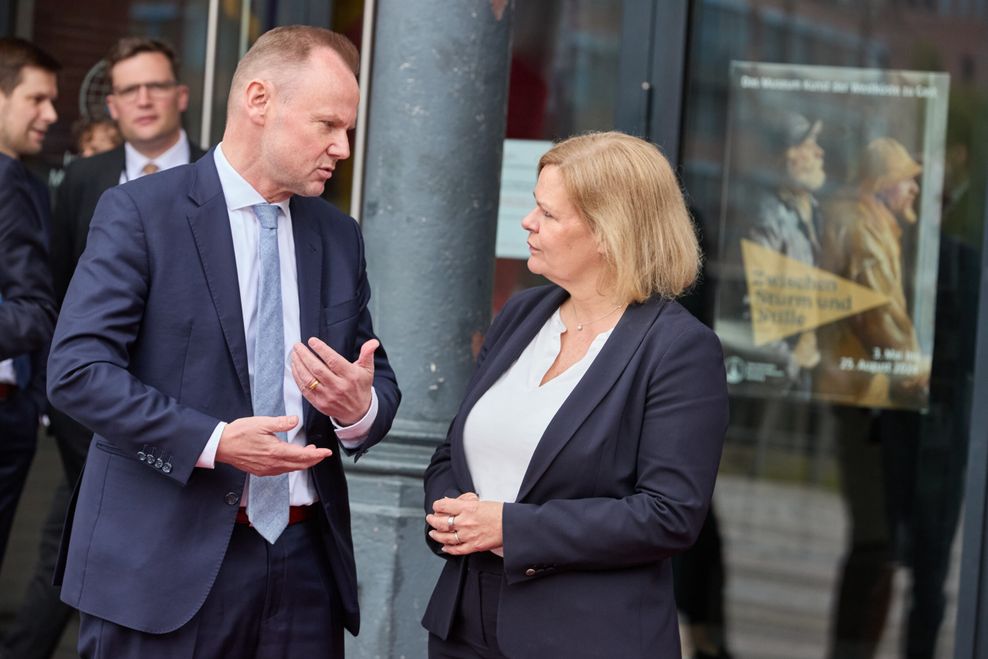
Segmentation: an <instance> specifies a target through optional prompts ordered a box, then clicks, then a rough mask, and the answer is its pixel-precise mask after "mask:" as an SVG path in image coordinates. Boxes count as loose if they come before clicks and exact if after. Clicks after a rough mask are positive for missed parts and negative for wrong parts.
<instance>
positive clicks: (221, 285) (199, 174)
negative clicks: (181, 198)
mask: <svg viewBox="0 0 988 659" xmlns="http://www.w3.org/2000/svg"><path fill="white" fill-rule="evenodd" d="M193 168H194V169H193V172H194V173H193V180H192V186H191V187H192V189H191V191H190V193H189V197H190V198H191V199H192V201H194V202H195V203H196V205H197V208H194V209H192V211H191V212H190V213H189V216H188V220H189V226H190V227H191V228H192V235H193V237H194V238H195V243H196V249H198V250H199V260H200V261H201V262H202V270H203V272H204V273H205V274H206V284H207V285H208V286H209V294H210V295H211V296H212V298H213V305H214V306H215V307H216V315H217V316H218V317H219V321H220V326H221V327H222V328H223V336H224V338H225V339H226V345H227V348H228V349H229V351H230V357H231V359H233V365H234V367H235V368H236V369H237V376H238V377H239V378H240V386H241V387H242V388H243V392H244V395H245V396H246V399H247V401H248V402H249V401H250V400H251V395H250V376H249V375H248V371H247V339H246V338H244V314H243V308H242V307H241V305H240V283H239V280H238V278H237V257H236V255H235V254H234V251H233V235H232V234H231V232H230V221H229V213H228V212H227V209H226V199H225V198H224V197H223V189H222V188H221V187H220V179H219V176H218V175H217V173H216V165H215V164H214V163H213V159H212V158H211V157H210V158H203V159H202V160H200V161H199V162H197V163H196V164H195V165H193Z"/></svg>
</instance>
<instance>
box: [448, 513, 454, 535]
mask: <svg viewBox="0 0 988 659" xmlns="http://www.w3.org/2000/svg"><path fill="white" fill-rule="evenodd" d="M454 524H456V515H450V516H449V518H448V519H447V520H446V530H447V531H448V532H450V533H452V532H453V525H454Z"/></svg>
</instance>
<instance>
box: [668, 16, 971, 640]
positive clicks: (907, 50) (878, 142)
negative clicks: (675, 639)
mask: <svg viewBox="0 0 988 659" xmlns="http://www.w3.org/2000/svg"><path fill="white" fill-rule="evenodd" d="M982 5H983V3H930V4H929V5H927V4H926V3H914V4H913V5H910V6H905V3H880V4H878V5H871V4H869V5H868V6H864V5H862V6H860V7H859V6H858V5H856V4H852V3H846V2H823V1H810V0H805V1H798V0H797V1H791V2H767V3H750V2H741V1H737V2H733V1H731V2H728V1H725V0H705V1H702V2H697V3H695V5H694V15H693V20H692V21H691V23H690V25H691V30H692V34H691V38H690V43H691V45H692V47H691V51H690V57H689V65H688V74H687V83H688V87H687V96H686V106H685V109H684V117H685V129H684V135H683V144H684V147H683V158H682V166H683V176H684V184H685V186H686V188H687V189H688V190H689V193H690V196H691V198H692V200H693V203H694V205H695V209H696V214H697V217H698V221H699V222H700V224H701V225H702V228H703V234H704V243H705V245H704V247H705V251H706V253H707V267H706V273H705V284H704V290H701V291H699V292H698V293H697V294H696V295H695V296H694V305H693V306H694V308H695V309H696V310H697V311H698V313H699V314H700V315H701V316H703V317H704V318H705V319H706V320H709V321H710V322H711V323H712V324H714V325H715V326H716V328H717V330H718V333H719V334H720V335H721V339H722V341H723V342H724V345H725V353H726V354H727V355H729V359H728V370H729V372H730V374H731V379H732V391H733V392H734V395H733V396H732V409H731V412H732V417H731V426H730V429H729V433H728V442H727V445H726V447H725V453H724V459H723V462H722V469H721V476H720V479H719V480H718V484H717V493H716V496H715V511H716V515H717V520H718V521H719V524H718V526H719V529H720V534H721V535H722V536H723V558H722V559H719V558H718V557H717V554H716V553H708V554H706V555H705V556H706V558H705V557H704V555H701V554H699V553H698V552H695V551H694V552H692V553H691V554H687V556H685V557H684V560H687V561H694V563H695V562H697V561H699V562H700V564H701V565H702V564H703V563H702V561H704V560H706V561H708V562H712V564H711V565H708V567H709V568H710V569H714V568H718V567H723V566H722V565H720V564H721V562H723V563H724V564H726V574H727V575H728V581H727V584H726V591H725V592H726V614H727V615H726V617H727V624H726V630H727V631H726V639H727V644H728V646H729V647H730V648H731V650H732V651H733V652H734V653H735V654H736V655H738V656H746V657H747V656H751V657H779V658H782V657H804V656H805V657H819V656H836V657H858V656H861V657H873V656H888V657H892V656H902V655H903V654H905V655H908V656H929V657H933V656H936V657H950V656H952V652H953V627H954V622H955V620H956V608H955V599H956V593H957V560H958V555H959V553H958V552H959V538H958V536H959V534H958V532H957V529H958V528H959V520H960V514H961V507H962V496H963V491H964V473H965V472H964V470H965V462H966V455H967V445H966V444H967V433H968V427H967V421H968V419H969V410H970V402H971V401H970V394H971V386H972V372H971V369H972V368H973V349H974V331H975V328H974V325H973V323H974V320H975V315H976V314H975V310H976V309H977V301H978V282H979V277H980V247H981V234H982V230H983V227H982V223H983V218H984V203H985V180H986V171H988V170H986V145H988V141H986V139H985V135H986V132H988V112H986V110H988V70H985V67H981V66H978V63H981V62H985V61H988V57H986V56H988V44H986V42H985V40H984V38H983V35H984V34H985V31H986V28H988V22H986V18H988V17H986V15H985V12H984V9H985V7H983V6H982ZM876 7H877V8H876ZM732 67H733V69H732ZM820 67H827V68H820ZM933 74H936V75H933ZM742 76H747V80H743V78H742ZM948 78H949V83H948ZM773 80H774V81H775V82H773ZM786 81H790V82H791V81H795V82H793V83H792V84H794V85H796V86H795V87H794V88H792V90H790V91H788V92H787V91H785V89H784V87H780V86H776V87H772V85H773V84H775V85H784V84H788V83H787V82H786ZM807 81H809V83H808V82H807ZM821 81H829V82H828V84H829V85H831V86H829V87H826V88H824V87H822V86H817V87H816V88H815V91H814V85H822V84H823V83H822V82H821ZM948 84H949V88H948V86H946V85H948ZM931 86H932V87H931ZM933 87H935V88H936V89H935V90H933V91H931V89H932V88H933ZM932 93H937V94H940V95H941V96H939V97H937V98H931V97H928V96H924V95H925V94H932ZM879 138H881V139H879ZM892 140H894V144H893V143H892V142H891V141H892ZM800 163H801V164H802V165H803V167H804V169H803V170H802V177H803V178H802V179H801V180H800V174H799V171H800V170H799V165H800ZM813 163H816V165H814V164H813ZM814 166H818V167H819V168H820V170H821V171H818V172H817V173H816V177H817V178H818V179H822V180H817V181H816V182H815V183H813V182H811V180H812V179H813V177H814V174H813V172H812V170H813V168H814ZM893 184H894V185H893ZM900 184H901V185H900ZM897 185H899V186H900V187H902V188H903V189H905V188H910V190H911V192H910V196H909V199H908V200H907V201H905V202H902V201H900V202H896V201H895V200H894V199H893V188H895V187H896V186H897ZM897 203H898V205H896V204H897ZM910 210H913V211H915V213H914V214H911V213H910V212H909V211H910ZM911 215H913V216H912V217H911ZM878 218H881V219H880V221H879V219H878ZM869 241H870V242H869ZM801 246H802V247H801ZM880 272H884V273H885V276H884V279H881V280H880V277H879V273H880ZM804 275H805V279H800V277H803V276H804ZM780 277H781V278H780ZM778 282H782V283H778ZM800 282H803V284H805V285H806V286H814V287H816V288H815V289H814V290H813V291H811V292H806V291H805V290H796V289H797V288H798V286H800V285H801V284H800ZM821 282H832V283H834V285H835V286H839V287H842V288H840V289H839V290H841V291H853V293H854V295H861V296H867V295H868V294H876V295H880V296H881V297H882V299H881V300H879V301H878V303H877V304H876V305H875V306H874V307H872V308H871V310H870V311H869V310H856V309H849V310H848V313H847V314H845V315H843V316H841V317H840V318H830V319H828V318H826V317H823V316H819V317H818V316H815V315H813V314H816V313H817V312H820V310H821V309H823V306H822V302H821V300H825V299H828V298H827V296H826V295H825V294H824V293H822V292H821V291H820V290H819V289H820V288H821V287H822V286H823V284H821ZM848 282H849V283H853V284H856V285H857V286H859V287H860V289H851V288H843V287H846V286H847V285H848ZM780 295H784V296H785V298H784V299H782V300H780V299H779V297H778V296H780ZM773 296H774V297H773ZM829 299H830V302H831V303H832V305H831V309H830V310H831V311H833V308H834V305H836V298H835V296H830V298H829ZM855 299H857V298H855ZM804 304H805V305H806V308H807V309H810V310H811V311H812V313H810V312H806V313H803V311H800V310H801V309H803V305H804ZM804 311H805V310H804ZM783 312H785V313H783ZM797 312H799V314H802V316H805V317H801V319H799V320H793V318H795V316H796V315H799V314H797ZM786 314H788V318H787V317H784V316H785V315H786ZM787 323H789V324H788V325H787ZM766 328H768V329H771V330H776V334H775V335H772V336H768V335H764V334H762V335H759V336H760V338H759V336H756V334H758V332H759V330H762V331H764V330H766ZM894 330H898V331H901V332H902V334H901V335H900V337H904V338H902V341H903V343H901V344H900V343H895V342H893V340H892V339H891V338H889V337H891V336H892V332H893V331H894ZM828 336H830V337H831V338H830V339H828V338H827V337H828ZM834 336H840V337H843V339H846V340H847V341H852V340H853V341H856V342H857V345H858V346H859V347H862V348H864V349H866V351H865V352H864V353H863V354H861V355H857V356H855V357H854V359H853V360H851V361H842V360H841V358H842V357H843V358H845V359H849V358H850V356H851V353H849V352H846V345H848V344H846V343H841V342H839V341H837V340H836V339H834V338H833V337H834ZM828 341H829V343H828ZM903 345H908V346H917V348H916V349H917V350H918V352H917V355H918V358H917V359H915V360H912V359H911V358H910V356H909V355H908V352H909V350H910V349H906V348H902V347H901V346H903ZM835 346H838V347H835ZM876 349H879V352H878V353H876V352H875V350H876ZM769 354H772V355H773V357H771V358H770V357H768V356H766V355H769ZM930 357H932V363H930V361H929V358H930ZM842 366H843V367H844V369H845V375H847V374H852V375H853V376H854V377H853V378H847V379H846V380H844V381H843V384H841V385H839V386H837V387H836V388H831V389H829V390H828V389H826V387H825V385H824V383H825V382H826V378H827V377H828V374H829V375H833V374H834V373H835V372H837V373H838V374H839V373H840V370H841V367H842ZM912 367H915V371H910V373H908V374H907V373H906V371H909V369H910V368H912ZM886 369H887V372H886ZM856 383H858V384H860V383H863V384H864V387H863V388H860V389H856V388H855V387H856V386H857V385H856ZM715 540H719V539H718V538H715ZM713 544H715V545H717V546H719V542H714V543H713ZM708 546H710V545H708ZM711 557H712V558H711ZM715 571H716V570H715ZM710 599H711V602H710V603H708V608H710V609H713V610H716V609H717V599H718V598H717V597H712V598H710ZM687 617H689V616H687ZM714 618H716V616H714ZM695 622H697V623H698V624H699V625H700V627H704V626H707V627H709V628H710V630H709V632H710V633H711V634H713V635H714V636H716V635H717V634H719V633H720V632H721V631H723V630H722V629H720V628H721V627H722V625H720V624H719V623H718V622H717V621H716V619H711V620H704V619H703V617H702V612H701V613H700V614H698V617H697V620H696V621H695Z"/></svg>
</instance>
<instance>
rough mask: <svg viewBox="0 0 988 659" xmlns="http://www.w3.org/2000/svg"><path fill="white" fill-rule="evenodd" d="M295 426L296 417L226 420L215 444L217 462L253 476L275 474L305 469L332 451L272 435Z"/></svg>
mask: <svg viewBox="0 0 988 659" xmlns="http://www.w3.org/2000/svg"><path fill="white" fill-rule="evenodd" d="M297 425H298V417H297V416H250V417H245V418H243V419H237V420H236V421H233V422H231V423H228V424H227V425H226V427H225V428H223V434H222V435H220V443H219V445H218V446H217V447H216V461H217V462H225V463H227V464H231V465H233V466H234V467H236V468H237V469H239V470H241V471H246V472H247V473H249V474H253V475H255V476H274V475H276V474H284V473H285V472H289V471H299V470H301V469H308V468H309V467H311V466H313V465H314V464H316V463H318V462H321V461H322V460H324V459H325V458H328V457H329V456H331V455H332V454H333V452H332V451H330V450H329V449H328V448H317V447H316V446H315V444H309V445H308V446H298V445H297V444H289V443H288V442H283V441H281V440H280V439H279V438H278V437H277V436H276V435H275V433H278V432H288V431H289V430H291V429H292V428H294V427H295V426H297Z"/></svg>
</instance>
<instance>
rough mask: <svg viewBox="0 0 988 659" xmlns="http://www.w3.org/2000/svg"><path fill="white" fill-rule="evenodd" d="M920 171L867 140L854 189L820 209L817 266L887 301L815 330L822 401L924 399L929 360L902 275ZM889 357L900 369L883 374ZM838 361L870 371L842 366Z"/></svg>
mask: <svg viewBox="0 0 988 659" xmlns="http://www.w3.org/2000/svg"><path fill="white" fill-rule="evenodd" d="M922 169H923V168H922V166H920V164H919V163H917V162H916V161H915V160H914V159H913V158H912V156H910V155H909V152H908V151H907V150H906V148H905V147H904V146H902V145H901V144H900V143H899V142H897V141H895V140H894V139H892V138H889V137H881V138H878V139H875V140H872V141H871V142H870V143H869V144H868V146H867V147H866V148H865V150H864V152H863V153H862V155H861V160H860V176H859V178H858V180H859V183H858V187H857V190H856V192H855V193H854V194H852V195H846V196H841V197H838V198H837V199H835V200H834V201H833V202H832V203H830V204H828V205H827V207H826V208H825V210H824V217H825V224H824V231H823V235H822V241H821V258H820V265H821V267H823V268H825V269H827V270H830V271H831V272H833V273H834V274H836V275H838V276H840V277H844V278H846V279H850V280H851V281H854V282H856V283H858V284H860V285H862V286H866V287H867V288H870V289H872V290H873V291H876V292H878V293H881V294H882V295H884V296H885V297H886V298H888V302H887V303H886V304H883V305H880V306H877V307H875V308H873V309H870V310H868V311H864V312H862V313H859V314H855V315H854V316H851V317H849V318H846V319H844V320H841V321H838V322H836V323H832V324H830V325H827V326H825V327H823V328H821V330H820V338H821V350H822V352H823V354H824V355H826V359H825V362H826V363H825V366H826V368H824V369H822V372H821V374H820V377H818V379H817V385H816V389H817V392H818V393H820V394H821V395H823V396H824V397H826V398H829V399H832V400H841V401H844V402H848V403H851V404H856V405H861V406H864V407H909V406H911V403H918V402H921V401H923V400H924V399H925V392H926V388H927V385H928V381H929V364H928V360H924V359H921V358H920V349H919V342H918V341H917V339H916V331H915V329H914V328H913V323H912V318H911V316H910V314H909V308H908V306H907V304H906V295H905V289H904V286H903V274H902V270H903V261H902V235H903V229H904V228H908V227H911V226H913V225H915V224H916V220H917V215H916V209H915V202H916V198H917V196H918V195H919V184H918V183H917V182H916V177H917V176H918V175H919V173H920V172H921V171H922ZM888 354H893V355H896V356H898V359H896V360H895V365H896V366H897V367H899V368H898V371H899V372H898V373H892V374H889V373H887V372H882V371H883V370H886V369H883V368H882V367H883V366H884V364H882V363H881V362H883V361H886V360H887V358H886V355H888ZM842 360H843V361H844V363H845V364H851V363H852V362H851V361H848V360H853V363H854V364H855V365H856V366H860V365H861V364H865V363H870V362H875V364H876V368H874V369H861V368H855V369H854V370H841V361H842ZM900 365H901V366H906V367H907V368H901V366H900ZM910 365H911V366H912V367H913V368H908V367H909V366H910Z"/></svg>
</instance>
